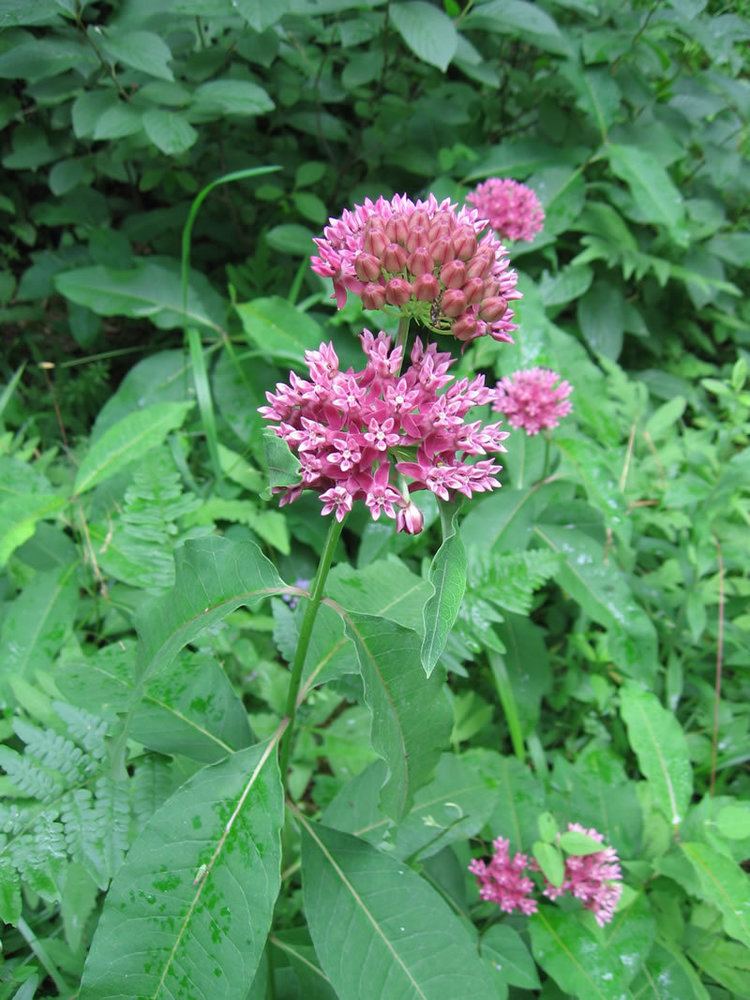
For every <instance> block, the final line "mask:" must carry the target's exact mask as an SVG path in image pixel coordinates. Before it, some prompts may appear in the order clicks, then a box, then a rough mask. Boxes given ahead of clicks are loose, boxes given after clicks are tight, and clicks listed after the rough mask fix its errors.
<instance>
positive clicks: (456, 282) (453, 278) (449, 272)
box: [440, 260, 466, 288]
mask: <svg viewBox="0 0 750 1000" xmlns="http://www.w3.org/2000/svg"><path fill="white" fill-rule="evenodd" d="M440 280H441V281H442V283H443V284H444V285H445V287H446V288H462V287H463V284H464V282H465V281H466V265H465V264H462V263H461V261H460V260H451V261H449V262H448V263H447V264H444V265H443V267H442V268H441V270H440Z"/></svg>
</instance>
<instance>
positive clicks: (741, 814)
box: [716, 802, 750, 840]
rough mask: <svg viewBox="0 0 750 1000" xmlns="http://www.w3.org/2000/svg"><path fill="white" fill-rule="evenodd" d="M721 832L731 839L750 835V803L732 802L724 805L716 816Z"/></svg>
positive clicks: (741, 838) (740, 838)
mask: <svg viewBox="0 0 750 1000" xmlns="http://www.w3.org/2000/svg"><path fill="white" fill-rule="evenodd" d="M716 825H717V826H718V828H719V832H720V833H721V834H722V836H724V837H728V838H729V839H730V840H744V839H745V838H746V837H750V803H747V802H732V803H731V804H729V805H726V806H724V807H723V809H722V810H721V812H720V813H719V815H718V816H717V817H716Z"/></svg>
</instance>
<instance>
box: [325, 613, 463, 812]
mask: <svg viewBox="0 0 750 1000" xmlns="http://www.w3.org/2000/svg"><path fill="white" fill-rule="evenodd" d="M344 624H345V627H346V633H347V635H348V636H349V638H350V639H351V640H352V641H353V643H354V646H355V649H356V651H357V658H358V660H359V666H360V672H361V674H362V681H363V683H364V689H365V701H366V703H367V707H368V708H369V709H370V713H371V715H372V737H371V739H372V746H373V749H374V750H375V752H376V753H377V754H378V755H379V756H381V757H382V758H383V760H384V761H385V762H386V764H387V765H388V779H387V781H386V783H385V784H384V786H383V791H382V804H383V808H384V809H385V811H386V813H387V814H388V815H390V816H393V817H394V818H399V817H401V816H403V815H404V813H405V812H406V811H407V810H408V809H409V806H410V805H411V802H412V800H413V798H414V795H415V793H416V792H417V791H418V789H419V788H421V787H422V785H424V784H425V783H426V782H427V781H428V780H429V778H430V776H431V774H432V772H433V770H434V768H435V765H436V764H437V761H438V758H439V756H440V753H441V751H442V750H443V749H444V748H445V747H446V745H447V743H448V740H449V737H450V729H451V712H450V708H449V706H448V702H447V700H446V697H445V692H444V691H443V680H442V677H441V676H440V674H439V673H434V674H433V675H432V676H431V677H429V678H426V677H425V676H424V672H423V671H422V668H421V664H420V659H419V637H418V636H417V634H416V632H412V631H411V630H410V629H406V628H403V626H401V625H396V624H395V623H394V622H389V621H388V620H387V619H385V618H375V617H372V616H370V615H359V614H349V613H346V614H345V615H344Z"/></svg>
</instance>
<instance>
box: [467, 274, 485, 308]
mask: <svg viewBox="0 0 750 1000" xmlns="http://www.w3.org/2000/svg"><path fill="white" fill-rule="evenodd" d="M463 289H464V295H465V296H466V301H467V302H468V303H469V305H470V306H475V305H477V303H478V302H481V301H482V299H483V298H484V297H485V292H484V282H483V281H482V279H481V278H469V280H468V281H467V282H466V284H465V285H464V286H463Z"/></svg>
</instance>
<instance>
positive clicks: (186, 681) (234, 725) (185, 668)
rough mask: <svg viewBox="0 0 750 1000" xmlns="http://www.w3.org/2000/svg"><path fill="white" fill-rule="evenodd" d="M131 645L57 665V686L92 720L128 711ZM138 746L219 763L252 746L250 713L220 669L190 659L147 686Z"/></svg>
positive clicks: (136, 722)
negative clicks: (229, 754)
mask: <svg viewBox="0 0 750 1000" xmlns="http://www.w3.org/2000/svg"><path fill="white" fill-rule="evenodd" d="M134 654H135V650H134V648H133V644H127V645H126V644H125V643H118V644H116V645H113V646H105V647H104V648H103V649H100V650H98V651H97V653H96V655H94V656H89V657H86V658H78V657H75V658H71V659H66V660H64V661H63V662H62V663H59V664H58V665H57V668H56V670H55V674H54V679H55V684H56V685H57V687H58V688H59V690H60V691H61V692H62V694H63V695H64V696H65V697H66V698H68V699H69V700H70V701H71V702H72V703H73V704H74V705H80V706H81V707H82V708H85V709H87V710H89V711H91V712H92V713H94V714H101V713H106V714H109V713H110V712H126V711H127V710H128V709H129V707H130V705H131V703H132V701H133V694H134V691H135V683H136V682H135V655H134ZM130 734H131V735H132V737H133V739H135V740H137V741H138V742H139V743H142V744H143V746H146V747H148V748H149V749H151V750H156V751H157V752H159V753H164V754H176V753H180V754H184V756H186V757H190V758H191V760H197V761H200V762H201V763H204V764H207V763H213V762H214V761H217V760H220V759H221V758H222V757H225V756H226V755H227V754H228V753H232V752H233V751H234V750H242V749H244V748H245V747H246V746H248V745H249V744H250V728H249V726H248V721H247V712H246V711H245V708H244V706H243V704H242V702H241V701H240V699H239V698H238V696H237V695H236V694H235V692H234V690H233V689H232V685H231V684H230V682H229V680H228V678H227V676H226V674H225V673H224V671H223V670H222V668H221V667H220V666H219V664H218V663H217V662H216V661H215V660H213V659H211V658H210V657H208V656H205V655H201V654H199V653H187V652H184V653H183V654H182V655H180V656H178V657H176V659H175V660H174V661H173V662H172V663H171V664H170V665H169V666H168V667H166V668H165V669H164V670H163V671H161V672H160V673H159V674H158V676H156V677H154V678H153V679H152V680H151V681H150V682H148V683H147V684H146V685H145V686H144V688H143V691H142V692H141V694H140V700H139V702H138V704H137V705H136V707H135V708H134V709H133V717H132V721H131V724H130Z"/></svg>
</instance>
